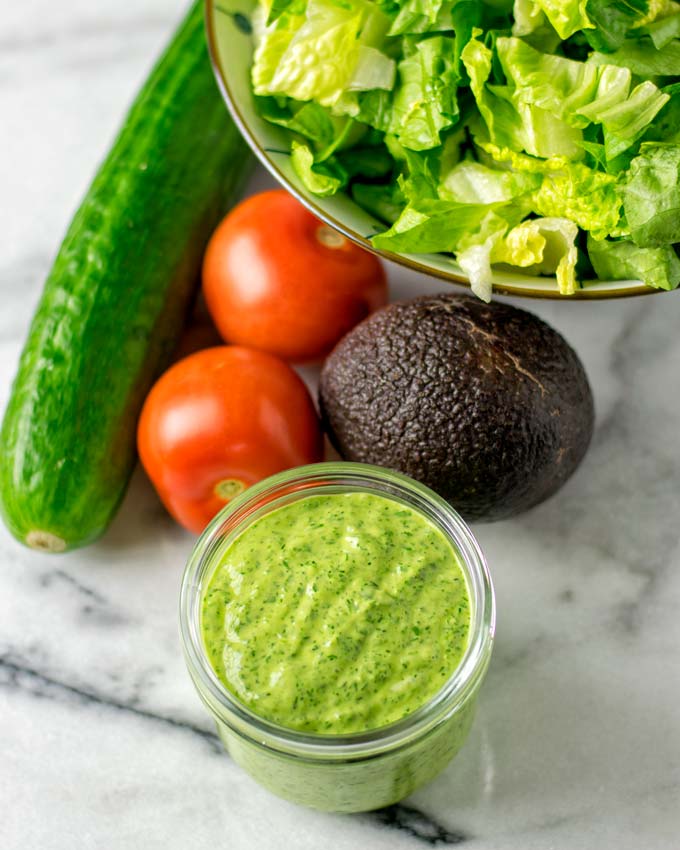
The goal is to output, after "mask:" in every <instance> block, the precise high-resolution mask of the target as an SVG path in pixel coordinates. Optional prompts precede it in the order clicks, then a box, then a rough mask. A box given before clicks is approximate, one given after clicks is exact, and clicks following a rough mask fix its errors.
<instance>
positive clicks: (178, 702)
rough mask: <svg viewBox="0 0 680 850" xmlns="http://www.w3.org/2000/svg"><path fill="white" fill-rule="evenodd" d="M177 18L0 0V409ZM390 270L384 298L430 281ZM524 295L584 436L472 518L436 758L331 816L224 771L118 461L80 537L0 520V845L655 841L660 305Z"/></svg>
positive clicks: (166, 558)
mask: <svg viewBox="0 0 680 850" xmlns="http://www.w3.org/2000/svg"><path fill="white" fill-rule="evenodd" d="M181 8H182V3H180V2H179V0H172V2H169V3H168V2H161V0H145V2H144V3H143V4H141V3H135V2H133V0H122V2H120V3H118V4H115V5H114V6H111V7H106V8H104V7H102V6H101V5H96V6H93V5H92V4H91V3H86V2H85V0H66V2H64V3H62V4H54V3H48V2H47V0H27V2H24V3H22V4H14V6H7V8H6V9H3V23H2V26H1V27H0V116H1V117H0V146H1V152H2V156H0V198H1V201H0V233H2V248H3V250H2V257H1V258H0V406H3V407H4V404H5V401H6V398H7V395H8V393H9V387H10V383H11V379H12V376H13V373H14V369H15V365H16V360H17V357H18V354H19V351H20V347H21V343H22V341H23V338H24V335H25V333H26V328H27V324H28V322H29V320H30V316H31V314H32V311H33V309H34V306H35V303H36V301H37V298H38V296H39V293H40V288H41V285H42V280H43V278H44V276H45V274H46V272H47V270H48V268H49V264H50V261H51V257H52V256H53V254H54V252H55V250H56V248H57V245H58V242H59V239H60V237H61V235H62V233H63V231H64V228H65V226H66V224H67V222H68V219H69V217H70V215H71V213H72V212H73V210H74V209H75V207H76V205H77V203H78V200H79V198H80V196H81V195H82V193H83V191H84V190H85V188H86V186H87V184H88V181H89V179H90V178H91V175H92V172H93V169H94V168H95V167H96V165H97V162H98V161H99V160H100V159H101V157H102V155H103V153H104V151H105V150H106V146H107V144H108V143H109V141H110V139H111V137H112V135H113V133H114V132H115V129H116V127H117V124H118V122H119V121H120V118H121V116H122V114H123V112H124V109H125V106H126V105H127V104H128V103H129V101H130V99H131V97H132V96H133V94H134V91H135V89H136V86H137V85H138V83H139V81H140V80H141V78H142V77H143V75H144V73H145V71H146V70H147V69H148V67H149V65H150V63H151V61H152V58H153V56H154V55H155V54H156V53H157V51H158V50H159V48H160V47H161V45H162V44H163V41H164V39H165V38H166V37H167V35H168V33H169V31H170V29H171V27H172V25H173V23H174V21H175V20H176V19H177V17H178V15H179V14H180V12H181ZM265 185H269V182H268V179H267V178H266V177H264V176H263V175H262V174H258V175H256V177H255V178H254V180H253V183H252V185H251V190H254V189H256V188H258V187H262V186H265ZM390 276H391V283H392V292H393V296H394V297H395V298H398V297H403V296H405V295H410V294H414V293H416V292H423V291H438V290H439V289H441V288H442V286H443V285H442V284H440V283H437V282H433V281H428V280H425V279H424V278H419V277H417V276H415V275H413V274H410V273H407V272H405V271H404V270H402V269H397V268H396V267H393V268H391V269H390ZM523 306H526V307H528V308H529V309H532V310H534V311H535V312H537V313H538V314H539V315H541V316H542V317H544V318H545V319H547V320H548V321H549V322H551V323H552V324H553V325H555V326H556V327H557V328H558V329H560V330H561V331H562V332H563V333H564V334H565V335H566V336H567V338H568V339H569V340H570V341H571V342H572V344H573V345H574V346H575V347H576V349H577V350H578V352H579V353H580V355H581V357H582V358H583V360H584V363H585V365H586V368H587V370H588V373H589V375H590V377H591V380H592V384H593V388H594V392H595V397H596V404H597V414H598V425H597V431H596V434H595V439H594V441H593V445H592V447H591V449H590V452H589V453H588V455H587V457H586V460H585V462H584V463H583V465H582V466H581V468H580V469H579V471H578V472H577V474H576V475H575V476H574V478H573V479H572V480H571V481H570V482H569V483H568V484H567V485H566V487H565V488H564V489H563V490H562V491H561V492H560V493H559V494H558V495H557V496H556V497H554V498H553V499H552V500H550V501H549V502H547V503H545V504H544V505H542V506H540V507H538V508H536V509H534V510H533V511H531V512H529V513H527V514H525V515H524V516H521V517H519V518H517V519H514V520H511V521H507V522H504V523H499V524H495V525H479V526H477V527H476V529H475V531H476V533H477V535H478V537H479V540H480V542H481V545H482V547H483V549H484V550H485V552H486V554H487V557H488V559H489V562H490V565H491V568H492V571H493V575H494V579H495V583H496V588H497V596H498V609H499V625H498V639H497V645H496V650H495V655H494V658H493V662H492V666H491V669H490V672H489V677H488V680H487V682H486V684H485V687H484V689H483V691H482V695H481V698H480V709H479V715H478V718H477V721H476V725H475V727H474V730H473V733H472V736H471V738H470V740H469V742H468V744H467V745H466V747H465V749H464V750H463V752H462V753H461V754H460V756H459V757H458V758H457V759H456V760H455V761H454V762H453V763H452V764H451V766H450V767H449V768H448V769H447V770H446V771H445V773H444V774H443V775H442V776H441V777H440V778H439V779H437V780H436V781H435V782H434V783H432V784H431V785H430V786H428V787H427V788H425V789H423V790H422V791H420V792H419V793H417V794H416V795H414V797H413V798H411V799H409V800H407V801H405V802H404V803H403V804H401V805H399V806H393V807H390V808H389V809H387V810H385V811H383V812H378V813H371V814H366V815H359V816H353V817H349V816H333V815H324V814H320V813H316V812H309V811H305V810H301V809H298V808H296V807H294V806H292V805H289V804H287V803H285V802H283V801H280V800H277V799H276V798H274V797H272V796H271V795H269V794H268V793H267V792H265V791H263V790H262V789H260V788H259V787H258V786H257V785H256V784H255V783H254V782H253V781H252V780H250V779H249V778H248V777H247V776H245V775H244V774H243V773H242V772H241V771H240V770H239V769H238V768H237V767H236V766H235V765H233V764H232V763H231V762H230V760H229V759H228V758H227V757H226V756H224V755H223V754H222V751H221V748H220V745H219V743H218V741H217V738H216V736H215V734H214V731H213V728H212V727H211V724H210V721H209V719H208V717H207V715H206V714H205V712H204V711H203V709H202V707H201V705H200V703H199V701H198V699H197V697H196V695H195V693H194V691H193V689H192V686H191V684H190V682H189V679H188V677H187V675H186V673H185V669H184V664H183V661H182V658H181V653H180V648H179V642H178V635H177V622H176V608H177V593H178V586H179V580H180V575H181V571H182V568H183V564H184V561H185V559H186V557H187V555H188V553H189V551H190V548H191V545H192V540H191V538H190V536H189V535H187V534H185V533H184V532H182V531H181V530H179V529H178V528H177V527H176V526H175V525H174V524H173V523H172V522H171V521H170V520H169V519H168V518H167V516H166V515H165V514H164V512H163V510H162V509H161V507H160V506H159V504H158V501H157V499H156V497H155V495H154V493H153V491H152V489H151V487H150V485H149V484H148V482H147V481H146V480H145V478H144V477H143V475H142V474H141V473H137V474H136V475H135V477H134V479H133V482H132V486H131V488H130V492H129V494H128V497H127V499H126V501H125V503H124V505H123V507H122V509H121V511H120V514H119V515H118V517H117V518H116V520H115V521H114V523H113V526H112V528H111V529H110V531H109V532H108V533H107V534H106V535H105V537H104V538H103V539H102V540H101V541H100V542H99V543H98V544H96V545H95V546H92V547H90V548H88V549H85V550H81V551H78V552H75V553H73V554H71V555H68V556H65V557H60V558H50V557H47V556H41V555H37V554H34V553H31V552H29V551H28V550H25V549H23V548H21V547H20V546H19V545H18V544H16V543H15V542H14V541H13V540H12V539H11V538H10V537H9V535H8V534H7V532H6V531H5V530H4V528H0V729H1V731H0V809H1V814H0V847H2V848H3V850H26V848H31V850H33V848H39V850H53V849H54V850H66V848H68V850H81V848H88V850H89V848H103V847H105V848H107V850H117V848H121V850H122V848H125V850H129V848H144V850H154V848H159V850H160V848H163V850H169V848H186V847H190V848H192V850H193V848H202V847H206V848H208V847H210V848H213V847H221V846H224V847H230V848H232V850H251V848H253V850H254V848H258V850H270V848H271V850H280V848H285V849H286V850H288V848H290V850H318V848H319V847H320V846H327V847H330V848H333V849H334V850H356V848H361V849H362V850H388V848H389V850H398V848H405V850H406V848H411V850H415V848H418V847H427V846H430V847H435V846H442V847H443V846H464V847H470V848H471V850H472V848H475V849H476V850H477V848H478V850H515V848H516V850H534V848H536V850H548V849H549V848H555V850H577V848H579V850H580V848H585V850H593V848H598V850H601V849H602V848H606V850H609V848H611V850H614V848H616V850H629V848H630V850H638V848H645V850H677V848H678V847H680V712H679V711H678V705H680V617H678V611H679V610H680V521H679V520H678V517H680V452H679V451H678V436H677V435H678V431H679V429H680V378H679V377H678V374H679V371H678V370H679V366H680V335H679V334H678V328H680V296H678V295H677V293H671V294H668V295H657V296H653V297H649V298H640V299H636V300H627V301H614V302H609V303H601V304H582V303H565V302H561V303H549V302H531V303H529V302H526V303H525V304H524V305H523ZM308 377H309V378H310V380H313V378H314V376H313V374H311V375H308Z"/></svg>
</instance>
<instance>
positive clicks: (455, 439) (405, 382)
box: [319, 293, 594, 520]
mask: <svg viewBox="0 0 680 850" xmlns="http://www.w3.org/2000/svg"><path fill="white" fill-rule="evenodd" d="M319 395H320V399H319V400H320V407H321V412H322V417H323V421H324V425H325V428H326V430H327V432H328V435H329V437H330V439H331V442H332V443H333V444H334V446H335V448H336V449H337V450H338V452H339V453H340V455H341V456H342V457H343V458H344V459H345V460H352V461H360V462H364V463H372V464H376V465H378V466H384V467H388V468H390V469H394V470H397V471H398V472H403V473H405V474H406V475H410V476H411V477H412V478H415V479H417V480H418V481H421V482H422V483H423V484H426V485H428V486H429V487H431V488H432V489H433V490H435V491H436V492H438V493H439V494H440V495H441V496H443V497H444V498H445V499H446V500H447V501H449V502H450V503H451V505H452V506H453V507H454V508H456V509H457V510H458V511H459V512H460V513H461V514H462V516H463V517H465V518H466V519H469V520H497V519H503V518H506V517H510V516H513V515H515V514H518V513H520V512H521V511H524V510H526V509H527V508H530V507H532V506H533V505H536V504H538V503H539V502H542V501H543V500H544V499H546V498H548V496H551V495H552V494H553V493H555V491H556V490H558V489H559V488H560V487H561V486H562V484H564V482H565V481H566V480H567V479H568V478H569V476H570V475H571V474H572V473H573V472H574V470H575V469H576V467H577V466H578V464H579V463H580V461H581V459H582V458H583V456H584V454H585V452H586V449H587V447H588V444H589V442H590V439H591V436H592V433H593V422H594V409H593V396H592V392H591V390H590V386H589V384H588V378H587V376H586V373H585V370H584V368H583V365H582V364H581V361H580V360H579V358H578V356H577V355H576V353H575V352H574V351H573V349H572V348H571V347H570V346H569V344H568V343H567V342H566V341H565V339H564V338H563V337H562V336H561V335H560V334H559V333H557V331H555V330H553V328H551V327H549V326H548V325H547V324H546V323H545V322H543V321H541V320H540V319H539V318H537V317H536V316H534V315H532V314H531V313H528V312H526V311H525V310H520V309H518V308H516V307H512V306H510V305H508V304H502V303H498V302H492V303H491V304H485V303H484V302H482V301H480V300H478V299H476V298H473V297H470V296H468V295H456V294H448V293H447V294H442V295H433V296H422V297H419V298H415V299H413V300H410V301H402V302H398V303H395V304H391V305H389V306H388V307H386V308H384V309H382V310H380V311H378V312H377V313H374V314H373V315H371V316H370V317H369V318H367V319H365V320H364V321H363V322H361V323H360V324H359V325H357V326H356V327H355V328H354V330H352V331H351V332H350V333H349V334H347V336H345V337H344V338H343V339H342V340H341V341H340V342H339V343H338V345H337V346H336V348H335V349H334V350H333V351H332V352H331V354H330V356H329V357H328V359H327V360H326V362H325V364H324V367H323V370H322V373H321V380H320V387H319Z"/></svg>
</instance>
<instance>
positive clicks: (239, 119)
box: [204, 0, 663, 301]
mask: <svg viewBox="0 0 680 850" xmlns="http://www.w3.org/2000/svg"><path fill="white" fill-rule="evenodd" d="M218 3H219V0H204V13H205V15H204V16H205V31H206V41H207V45H208V54H209V57H210V63H211V65H212V69H213V73H214V75H215V79H216V81H217V86H218V88H219V90H220V93H221V94H222V97H223V98H224V101H225V103H226V105H227V109H228V110H229V113H230V114H231V117H232V119H233V121H234V123H235V124H236V127H237V128H238V130H239V132H240V133H241V135H242V136H243V138H244V139H245V140H246V142H247V143H248V145H249V147H250V149H251V150H252V151H253V153H254V154H255V156H256V157H257V158H258V159H259V161H260V162H261V163H262V165H263V166H264V167H265V168H266V169H267V171H268V172H269V173H270V174H271V175H272V177H274V179H275V180H277V182H278V183H280V184H281V185H282V186H283V187H284V188H285V189H286V190H287V191H288V192H290V193H291V195H293V196H294V197H295V198H297V200H298V201H300V203H301V204H302V205H303V206H305V207H306V208H307V209H308V210H309V211H310V212H312V213H314V215H315V216H317V217H318V218H320V219H321V220H322V221H323V222H324V223H325V224H328V225H330V226H331V227H333V228H334V229H335V230H337V231H339V232H340V233H342V235H343V236H345V237H346V238H347V239H349V240H350V241H351V242H354V243H355V244H357V245H360V246H361V247H362V248H365V249H366V250H367V251H370V252H371V253H372V254H376V255H378V256H379V257H382V258H383V259H384V260H388V261H390V262H393V263H397V264H398V265H401V266H405V267H406V268H409V269H411V270H412V271H416V272H419V273H421V274H425V275H428V276H430V277H434V278H438V279H439V280H444V281H446V282H447V283H452V284H458V285H459V286H465V287H467V288H468V289H469V288H470V281H469V279H468V278H466V277H464V276H463V275H460V274H457V273H456V272H445V271H442V270H441V269H433V268H431V267H430V266H428V265H426V264H425V263H420V262H418V260H414V259H412V258H411V257H409V256H406V255H404V254H395V253H393V252H391V251H383V250H381V249H379V248H374V247H373V245H372V244H371V242H370V241H369V240H368V239H366V238H365V237H364V236H362V235H361V234H358V233H356V232H355V231H353V230H351V229H350V228H349V227H347V225H345V224H343V222H341V221H338V220H337V219H336V218H334V217H333V216H332V215H329V214H328V213H327V212H326V211H325V210H323V209H322V208H320V207H318V206H317V205H316V204H315V203H314V201H313V200H312V199H310V198H309V197H308V196H307V195H305V194H304V193H302V192H301V191H300V190H299V189H298V188H297V187H296V186H294V185H293V184H292V183H291V182H290V181H289V180H288V178H287V177H286V175H285V174H284V173H283V172H282V171H281V170H280V169H279V168H278V166H277V165H276V164H275V163H274V161H273V160H272V159H271V158H270V157H269V156H268V155H267V152H266V151H265V150H264V149H263V148H262V147H261V146H260V143H259V142H258V140H257V139H256V138H255V136H254V135H253V133H252V132H251V130H250V128H249V126H248V123H247V121H246V120H245V118H244V117H243V115H242V114H241V111H240V109H239V107H238V105H237V103H236V100H235V99H234V96H233V95H232V92H231V89H230V87H229V83H228V81H227V75H226V74H225V73H224V69H223V67H222V63H221V61H220V57H219V50H218V47H217V35H216V26H215V13H216V12H219V11H221V10H220V9H219V7H218ZM492 286H493V292H494V294H499V295H508V296H519V297H523V298H543V299H547V300H549V301H598V300H600V301H602V300H609V299H612V298H630V297H634V296H638V295H654V294H655V293H658V292H662V291H663V290H660V289H655V288H653V287H651V286H646V285H645V284H644V283H640V284H639V285H637V286H629V287H613V288H609V289H599V288H598V287H597V286H593V287H590V288H586V289H577V290H576V292H574V293H573V294H572V295H562V294H561V293H560V292H559V291H558V290H557V289H555V290H554V291H552V290H540V289H533V288H525V287H521V286H505V285H504V284H502V283H495V282H494V283H493V284H492Z"/></svg>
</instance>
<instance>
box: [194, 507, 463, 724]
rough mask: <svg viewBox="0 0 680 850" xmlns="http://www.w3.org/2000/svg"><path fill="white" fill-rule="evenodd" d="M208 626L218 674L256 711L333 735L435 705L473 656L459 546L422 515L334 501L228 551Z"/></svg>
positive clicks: (217, 575) (207, 604) (258, 528)
mask: <svg viewBox="0 0 680 850" xmlns="http://www.w3.org/2000/svg"><path fill="white" fill-rule="evenodd" d="M201 628H202V634H203V640H204V644H205V648H206V650H207V654H208V657H209V659H210V662H211V664H212V667H213V669H214V670H215V672H216V673H217V676H218V677H219V679H220V680H221V682H222V683H223V684H224V685H225V686H226V688H227V689H228V690H229V691H230V692H231V693H232V694H233V695H234V696H236V697H237V698H238V700H240V701H241V702H242V703H243V704H245V705H246V706H247V707H248V708H250V709H251V710H252V711H253V712H255V713H256V714H257V715H259V716H260V717H262V718H264V719H266V720H269V721H272V722H274V723H277V724H279V725H281V726H285V727H287V728H289V729H295V730H300V731H305V732H312V733H318V734H329V735H338V734H348V733H354V732H365V731H368V730H371V729H376V728H379V727H381V726H385V725H387V724H389V723H392V722H394V721H397V720H399V719H401V718H403V717H405V716H406V715H409V714H412V713H413V712H414V711H415V710H416V709H418V708H419V707H420V706H422V705H423V704H425V703H426V702H428V701H429V700H430V699H431V698H432V697H433V696H434V695H435V694H436V693H437V692H438V691H439V690H440V689H441V687H442V686H443V685H444V684H445V682H446V681H447V680H448V679H449V678H450V676H451V675H452V673H453V672H454V670H455V669H456V668H457V667H458V665H459V663H460V661H461V659H462V657H463V655H464V653H465V650H466V647H467V643H468V635H469V631H470V603H469V595H468V588H467V584H466V580H465V576H464V574H463V571H462V569H461V566H460V563H459V561H458V558H457V556H456V553H455V552H454V549H453V548H452V546H451V544H450V543H449V542H448V540H447V539H446V537H445V536H444V534H443V533H442V532H441V531H440V530H439V528H437V526H436V525H434V524H433V523H432V522H431V521H430V520H429V519H427V518H426V517H425V516H424V515H423V514H421V513H419V512H417V511H415V510H413V509H411V508H409V507H407V506H406V505H403V504H402V503H400V502H397V501H395V500H393V499H389V498H385V497H382V496H377V495H373V494H370V493H337V494H331V495H319V496H308V497H304V498H301V499H298V500H297V501H294V502H291V503H289V504H287V505H285V506H283V507H280V508H278V509H276V510H274V511H271V512H270V513H267V514H265V515H263V516H261V517H260V518H259V519H258V520H256V521H255V522H254V523H253V524H252V525H250V526H249V527H248V528H247V529H246V530H245V531H243V532H242V533H241V534H240V536H238V537H237V538H236V539H235V540H234V541H233V542H231V544H230V545H229V546H228V547H227V548H226V549H223V550H222V551H221V552H220V553H219V554H218V556H217V564H216V568H215V570H214V572H213V574H212V576H211V577H210V580H209V582H208V584H207V587H206V588H205V590H204V592H203V598H202V609H201Z"/></svg>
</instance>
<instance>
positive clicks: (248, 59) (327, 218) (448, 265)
mask: <svg viewBox="0 0 680 850" xmlns="http://www.w3.org/2000/svg"><path fill="white" fill-rule="evenodd" d="M256 7H257V2H256V0H206V32H207V40H208V48H209V52H210V56H211V60H212V63H213V68H214V71H215V76H216V79H217V83H218V85H219V88H220V90H221V92H222V95H223V96H224V99H225V101H226V104H227V107H228V108H229V111H230V113H231V115H232V117H233V119H234V121H235V123H236V125H237V126H238V128H239V130H240V131H241V133H242V134H243V136H244V137H245V139H246V141H247V142H248V144H249V145H250V147H251V148H252V150H253V152H254V153H255V154H256V156H257V157H258V158H259V160H260V162H261V163H262V164H263V165H264V166H265V167H266V168H267V169H268V170H269V172H270V173H271V174H272V175H273V177H274V178H275V179H276V180H277V181H278V182H279V183H280V184H281V185H282V186H283V187H284V188H285V189H287V190H288V191H289V192H291V193H292V194H293V195H294V196H295V197H297V198H298V199H299V200H300V201H301V202H302V203H303V204H304V205H305V206H306V207H307V208H308V209H309V210H310V211H311V212H313V213H314V214H315V215H316V216H318V218H320V219H322V220H323V221H324V222H326V223H327V224H329V225H330V226H332V227H334V228H335V229H336V230H338V231H339V232H340V233H342V234H343V235H344V236H346V237H347V238H348V239H351V240H353V241H354V242H356V243H358V244H359V245H361V246H362V247H364V248H366V249H367V250H369V251H372V252H373V253H376V254H379V255H380V256H382V257H384V258H385V259H386V260H391V261H393V262H396V263H399V264H401V265H403V266H406V267H409V268H411V269H413V270H415V271H418V272H421V273H425V274H429V275H431V276H434V277H437V278H440V279H442V280H446V281H448V282H450V283H454V284H460V285H463V286H469V279H468V278H467V277H466V275H465V273H464V272H463V271H462V269H461V268H460V266H458V265H457V264H456V262H455V261H454V259H453V257H452V256H450V255H447V254H431V253H423V254H420V253H419V254H413V253H392V252H389V251H382V250H378V249H376V248H375V247H374V246H373V244H372V243H371V241H370V240H371V238H372V237H373V236H375V235H376V234H378V233H381V232H383V231H384V230H385V224H384V222H382V221H380V220H379V219H377V218H375V217H373V216H372V215H371V214H370V213H369V212H367V211H366V210H365V209H363V208H362V207H360V206H359V205H358V204H357V203H355V202H354V201H353V200H352V199H351V198H350V197H349V196H348V195H346V194H344V193H342V192H339V193H337V194H335V195H332V196H330V197H320V196H317V195H315V194H313V193H312V192H310V191H309V190H308V189H307V188H306V186H305V185H304V184H303V182H302V181H301V179H300V178H299V177H298V175H297V174H296V172H295V171H294V169H293V166H292V162H291V155H290V135H289V133H288V131H286V130H285V129H283V128H281V127H279V126H277V125H275V124H272V123H269V122H267V121H265V120H264V119H263V118H262V117H261V116H260V115H259V114H258V112H257V110H256V108H255V101H254V97H253V94H252V88H251V83H250V68H251V63H252V57H253V49H254V39H253V13H254V11H255V9H256ZM492 284H493V290H494V292H497V293H501V294H506V295H513V296H523V297H534V298H553V299H565V298H566V299H588V300H596V299H609V298H619V297H628V296H633V295H648V294H651V293H654V292H658V291H660V290H658V289H653V288H651V287H649V286H645V285H644V284H643V283H642V282H641V281H639V280H586V281H581V285H580V287H579V288H578V289H577V290H576V292H575V293H574V294H573V295H563V294H561V293H560V292H559V289H558V286H557V282H556V279H555V277H554V276H538V275H529V274H526V273H523V272H522V271H521V270H518V271H514V270H507V271H506V270H502V269H498V268H494V269H493V278H492Z"/></svg>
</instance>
